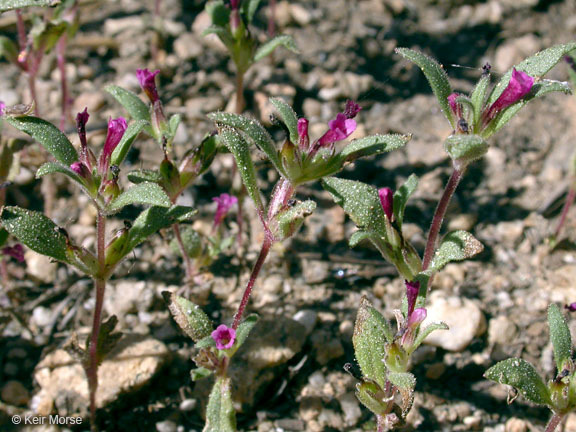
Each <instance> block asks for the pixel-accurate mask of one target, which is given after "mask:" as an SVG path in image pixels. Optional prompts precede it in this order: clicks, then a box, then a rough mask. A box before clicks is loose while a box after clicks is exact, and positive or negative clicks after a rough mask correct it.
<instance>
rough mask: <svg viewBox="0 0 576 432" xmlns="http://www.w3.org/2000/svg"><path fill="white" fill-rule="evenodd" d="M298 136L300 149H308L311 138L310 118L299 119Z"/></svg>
mask: <svg viewBox="0 0 576 432" xmlns="http://www.w3.org/2000/svg"><path fill="white" fill-rule="evenodd" d="M298 137H299V142H298V147H300V150H302V151H306V150H308V147H309V146H310V138H309V136H308V119H305V118H301V119H298Z"/></svg>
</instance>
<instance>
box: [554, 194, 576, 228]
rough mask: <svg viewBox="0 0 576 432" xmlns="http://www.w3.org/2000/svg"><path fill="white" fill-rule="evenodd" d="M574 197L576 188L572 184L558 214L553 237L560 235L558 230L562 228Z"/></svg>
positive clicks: (575, 196)
mask: <svg viewBox="0 0 576 432" xmlns="http://www.w3.org/2000/svg"><path fill="white" fill-rule="evenodd" d="M574 198H576V189H575V188H574V186H572V187H570V189H569V190H568V196H567V197H566V202H564V207H563V208H562V214H561V215H560V220H559V221H558V226H557V227H556V232H555V233H554V236H555V238H558V237H559V236H560V232H561V231H562V228H564V224H565V223H566V217H567V216H568V211H569V210H570V207H572V204H574Z"/></svg>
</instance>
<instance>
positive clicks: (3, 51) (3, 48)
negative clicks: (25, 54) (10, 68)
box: [0, 6, 18, 63]
mask: <svg viewBox="0 0 576 432" xmlns="http://www.w3.org/2000/svg"><path fill="white" fill-rule="evenodd" d="M0 7H1V6H0ZM0 57H4V58H5V59H6V60H8V61H9V62H10V63H16V62H17V61H18V47H17V46H16V44H15V43H14V42H12V40H11V39H9V38H7V37H6V36H0Z"/></svg>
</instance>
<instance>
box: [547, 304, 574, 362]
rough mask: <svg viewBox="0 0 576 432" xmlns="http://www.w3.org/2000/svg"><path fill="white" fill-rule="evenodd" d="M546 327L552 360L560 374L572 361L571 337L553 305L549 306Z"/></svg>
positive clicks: (560, 314)
mask: <svg viewBox="0 0 576 432" xmlns="http://www.w3.org/2000/svg"><path fill="white" fill-rule="evenodd" d="M548 325H549V326H550V341H551V342H552V347H553V348H554V360H556V367H557V368H558V373H560V372H562V370H563V369H564V368H566V366H567V363H568V362H570V360H571V359H572V336H570V329H569V328H568V324H566V320H565V319H564V316H563V315H562V312H560V309H558V306H556V305H555V304H551V305H550V307H549V308H548Z"/></svg>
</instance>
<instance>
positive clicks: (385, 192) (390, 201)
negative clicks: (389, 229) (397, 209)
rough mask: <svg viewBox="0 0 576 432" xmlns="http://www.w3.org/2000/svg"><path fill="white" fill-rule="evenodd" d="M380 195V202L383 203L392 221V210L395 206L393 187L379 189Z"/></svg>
mask: <svg viewBox="0 0 576 432" xmlns="http://www.w3.org/2000/svg"><path fill="white" fill-rule="evenodd" d="M378 196H379V197H380V204H382V210H384V214H385V215H386V217H387V218H388V220H389V221H392V210H393V208H394V193H393V192H392V189H390V188H387V187H384V188H381V189H378Z"/></svg>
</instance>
